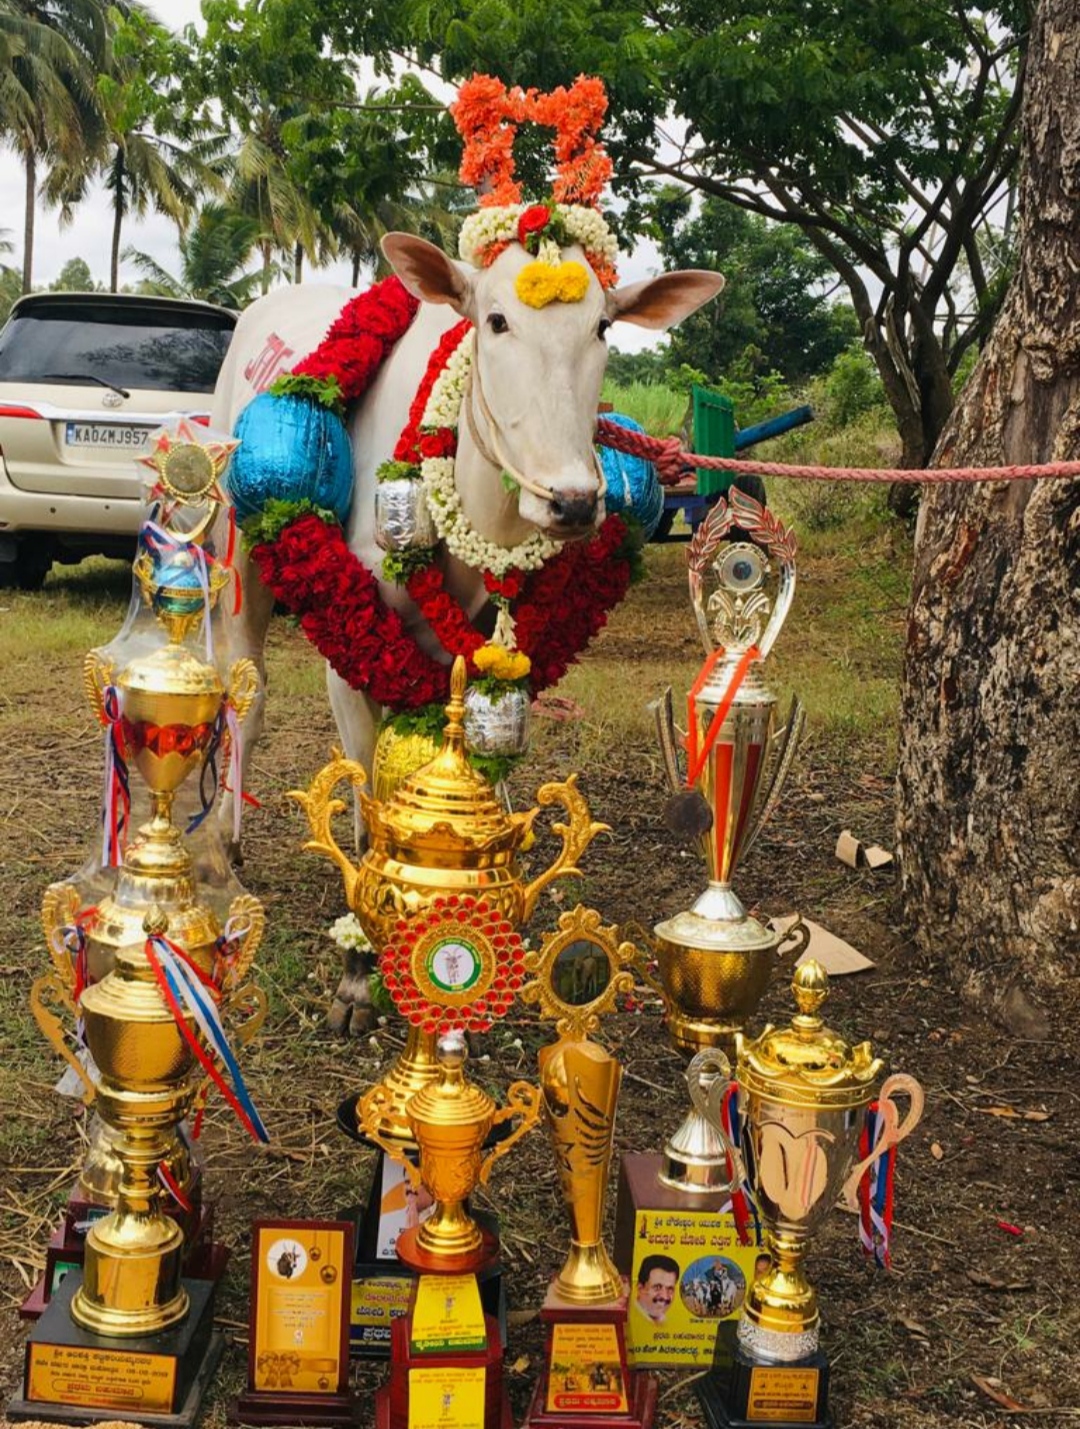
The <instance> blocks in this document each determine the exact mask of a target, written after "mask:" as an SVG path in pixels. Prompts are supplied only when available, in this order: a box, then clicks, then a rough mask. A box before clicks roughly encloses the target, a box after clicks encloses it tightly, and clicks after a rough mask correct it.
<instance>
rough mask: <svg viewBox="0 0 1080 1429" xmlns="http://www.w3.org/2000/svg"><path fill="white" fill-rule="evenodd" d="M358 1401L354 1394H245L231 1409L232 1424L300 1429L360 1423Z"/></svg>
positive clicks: (230, 1421)
mask: <svg viewBox="0 0 1080 1429" xmlns="http://www.w3.org/2000/svg"><path fill="white" fill-rule="evenodd" d="M356 1414H357V1407H356V1401H355V1400H354V1399H353V1397H352V1395H350V1394H311V1395H307V1394H284V1393H281V1394H274V1395H270V1394H267V1393H265V1392H260V1391H259V1390H252V1391H249V1392H248V1393H245V1394H241V1395H240V1396H239V1398H238V1399H236V1400H235V1401H234V1403H233V1405H232V1407H231V1408H230V1410H229V1423H230V1424H279V1425H283V1426H284V1425H296V1426H298V1429H304V1426H312V1429H318V1426H322V1425H335V1424H340V1425H352V1424H355V1423H356Z"/></svg>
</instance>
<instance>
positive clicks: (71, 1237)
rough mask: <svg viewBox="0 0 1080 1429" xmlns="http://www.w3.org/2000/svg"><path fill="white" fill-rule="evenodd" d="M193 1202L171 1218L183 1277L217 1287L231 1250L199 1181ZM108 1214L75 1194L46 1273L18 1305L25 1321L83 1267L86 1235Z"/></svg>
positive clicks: (51, 1248) (47, 1255)
mask: <svg viewBox="0 0 1080 1429" xmlns="http://www.w3.org/2000/svg"><path fill="white" fill-rule="evenodd" d="M193 1203H194V1204H193V1207H192V1210H190V1211H184V1210H181V1209H180V1208H179V1207H177V1208H176V1210H175V1213H174V1214H171V1215H170V1219H171V1220H174V1221H175V1222H176V1224H177V1225H178V1226H179V1227H180V1229H181V1231H183V1233H184V1245H185V1249H184V1269H183V1273H184V1277H185V1279H191V1280H210V1281H213V1282H214V1284H217V1282H218V1281H219V1280H220V1279H221V1277H222V1276H223V1275H224V1273H225V1267H226V1265H227V1264H228V1261H229V1248H228V1246H226V1245H223V1244H222V1243H221V1242H220V1241H215V1240H214V1208H213V1205H211V1204H210V1203H208V1202H204V1201H202V1200H201V1199H200V1197H199V1190H198V1180H196V1181H195V1183H194V1190H193ZM108 1214H109V1207H108V1206H99V1205H93V1204H91V1203H90V1202H88V1201H85V1200H83V1199H82V1198H81V1197H80V1196H79V1195H78V1194H77V1193H74V1192H73V1193H72V1196H71V1197H70V1199H69V1200H68V1204H67V1208H66V1210H65V1211H64V1219H63V1221H62V1222H61V1223H60V1225H58V1226H57V1228H56V1229H55V1230H54V1231H53V1233H52V1235H51V1236H50V1238H49V1244H48V1246H47V1247H46V1250H45V1271H44V1274H43V1275H42V1276H41V1277H40V1279H39V1280H38V1282H37V1284H36V1285H35V1286H34V1288H33V1290H31V1292H30V1294H29V1295H28V1296H27V1297H26V1299H25V1300H24V1301H23V1302H22V1304H21V1305H20V1306H19V1315H20V1316H21V1317H22V1319H24V1320H37V1319H39V1318H40V1316H41V1315H42V1314H44V1312H45V1307H46V1306H47V1305H48V1303H49V1301H50V1300H51V1299H52V1297H53V1295H54V1294H55V1293H56V1291H57V1289H58V1287H59V1285H60V1282H61V1281H62V1280H63V1279H64V1277H65V1275H67V1274H68V1272H69V1271H71V1270H79V1269H81V1268H82V1266H83V1263H84V1261H85V1258H86V1233H87V1231H88V1230H89V1229H90V1227H91V1226H92V1225H93V1223H94V1222H95V1221H96V1220H100V1219H101V1218H102V1217H104V1216H107V1215H108ZM166 1214H169V1213H168V1212H167V1213H166Z"/></svg>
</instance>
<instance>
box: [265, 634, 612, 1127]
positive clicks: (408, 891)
mask: <svg viewBox="0 0 1080 1429" xmlns="http://www.w3.org/2000/svg"><path fill="white" fill-rule="evenodd" d="M465 685H466V665H465V661H464V660H463V659H461V658H458V659H457V660H455V662H454V667H453V670H452V672H451V679H450V702H449V704H448V705H447V708H446V716H447V718H446V732H445V741H444V743H443V746H442V748H441V749H440V750H439V752H438V753H437V754H436V755H435V757H434V759H432V760H430V761H429V762H428V763H427V764H425V765H424V766H423V768H421V769H419V770H417V771H415V772H414V773H413V774H410V775H409V776H408V777H407V778H406V779H404V780H403V781H402V782H401V783H400V784H399V785H398V787H397V788H396V790H395V792H394V794H393V796H392V797H391V798H390V799H389V801H387V802H385V803H383V802H380V801H379V800H377V799H373V798H371V797H370V796H369V795H368V793H367V792H366V790H367V776H366V774H365V772H364V770H363V768H362V767H361V765H360V764H358V763H357V762H356V761H355V760H351V759H345V758H343V757H342V756H341V755H340V754H336V755H335V757H334V759H333V760H332V761H331V762H330V763H329V764H328V765H327V766H326V767H325V768H324V769H322V770H321V771H320V772H319V773H318V774H317V775H316V776H315V778H314V779H313V780H312V783H311V786H310V788H309V789H308V790H307V791H301V790H294V791H293V792H292V793H291V794H290V796H289V797H290V798H293V799H296V801H297V802H298V803H299V804H300V805H301V806H302V808H303V810H304V812H305V814H306V815H307V820H308V825H309V827H310V829H311V834H312V837H311V839H310V840H309V841H308V842H307V843H306V844H305V845H304V847H305V848H306V849H309V850H311V851H312V852H313V853H319V854H322V855H324V856H325V857H326V858H329V859H331V860H332V861H333V862H334V863H336V864H337V866H338V868H339V869H340V870H341V873H342V877H343V879H344V883H345V898H346V901H347V903H348V905H349V907H350V908H351V909H352V911H353V912H354V913H355V914H356V916H357V918H358V919H359V921H360V924H361V926H362V927H363V929H364V932H365V933H366V934H367V936H368V938H369V939H370V940H371V943H372V945H373V947H374V948H375V950H376V952H377V953H379V952H381V951H382V949H383V947H384V946H385V945H386V943H387V940H388V939H389V938H390V936H391V934H392V932H393V930H394V928H395V927H396V925H397V924H398V923H399V921H400V920H401V919H402V918H407V917H412V916H414V915H415V914H417V913H419V912H421V911H422V910H424V909H425V908H428V907H430V906H431V905H432V903H433V902H434V901H435V900H436V899H437V898H442V897H446V896H448V895H452V894H463V895H470V896H475V897H477V898H483V900H484V901H485V902H486V903H488V904H490V905H491V906H492V907H493V908H495V909H497V910H498V911H499V912H500V913H501V914H502V915H503V916H504V917H505V918H507V919H508V921H509V922H510V923H511V924H513V926H514V927H521V926H522V925H523V924H524V923H526V922H528V920H529V918H530V917H531V915H532V912H533V910H534V908H535V907H536V903H537V900H538V899H539V897H540V894H541V893H542V892H543V890H544V889H545V888H546V887H547V886H548V884H549V883H551V882H552V881H553V880H554V879H556V878H566V877H574V876H580V869H579V868H578V866H577V864H578V859H579V858H580V857H581V855H582V854H583V853H584V851H585V849H586V848H588V846H589V844H590V843H591V842H592V840H593V839H594V838H595V837H596V835H597V834H598V833H601V832H604V831H605V830H606V828H607V826H606V825H605V824H600V823H596V822H594V820H593V819H592V817H591V815H590V813H589V806H588V804H587V803H586V802H585V799H584V797H583V796H582V794H581V793H580V791H579V790H578V787H577V777H576V775H571V777H570V778H569V779H567V780H565V781H564V782H563V783H553V784H545V785H543V786H542V787H541V788H540V790H539V791H538V793H537V796H536V798H537V803H536V807H534V808H532V809H529V810H528V811H527V812H524V813H509V812H507V810H506V809H505V808H504V807H503V805H502V804H501V802H500V801H499V799H498V798H497V797H496V794H495V791H494V789H493V788H492V786H491V784H490V783H489V782H488V780H487V779H485V778H484V777H483V775H481V774H479V773H477V771H476V770H475V769H474V768H473V767H472V765H471V764H470V763H469V760H468V758H467V756H466V752H465V726H464V714H465V703H464V695H465ZM343 780H344V781H348V783H350V784H351V785H352V786H353V788H354V789H355V790H356V791H357V793H358V796H359V800H360V808H361V812H362V814H363V817H364V822H365V824H366V826H367V831H368V847H367V850H366V852H365V853H364V856H363V858H362V859H361V861H360V864H359V866H357V865H356V864H354V863H353V862H352V860H351V859H350V858H349V857H348V855H347V854H346V853H345V852H344V851H343V850H342V849H341V847H340V846H339V845H338V843H337V840H336V839H335V838H334V834H333V830H332V827H331V823H332V819H333V817H334V815H335V814H337V813H340V812H341V811H342V810H343V808H344V803H343V802H342V800H340V799H338V798H336V797H334V790H335V789H336V787H337V786H338V785H339V784H340V783H341V782H342V781H343ZM552 805H556V806H557V805H561V806H562V808H563V809H565V811H566V815H567V820H566V822H565V823H559V824H556V825H555V826H554V831H555V833H556V834H558V835H559V836H560V838H561V840H562V847H561V849H560V850H559V853H558V856H557V857H556V859H555V861H554V863H552V864H551V865H550V866H549V867H548V868H546V869H545V870H544V871H543V872H542V873H541V874H539V875H538V877H536V878H534V879H533V880H532V881H531V882H528V883H527V882H526V881H525V880H524V878H523V877H522V872H521V868H520V866H519V863H518V856H519V854H520V851H521V848H522V844H523V843H524V842H525V840H526V837H527V835H528V834H529V833H530V831H531V830H532V826H533V822H534V821H535V819H536V817H537V815H538V814H539V812H540V809H541V808H542V807H549V806H552ZM437 1075H438V1064H437V1062H436V1059H435V1039H434V1037H433V1036H432V1035H431V1034H430V1033H427V1032H425V1031H423V1029H422V1028H419V1027H415V1026H410V1028H409V1031H408V1035H407V1040H406V1044H405V1050H404V1051H403V1052H402V1054H401V1055H400V1057H399V1058H398V1059H397V1061H396V1062H395V1063H394V1065H393V1066H392V1067H391V1068H390V1069H389V1071H388V1072H387V1074H386V1075H385V1076H384V1077H383V1079H382V1083H381V1085H382V1087H383V1089H384V1091H385V1092H386V1093H387V1099H386V1101H385V1104H384V1107H383V1112H382V1115H381V1118H380V1121H379V1124H378V1128H377V1129H378V1131H379V1135H380V1136H381V1137H382V1138H383V1140H384V1141H385V1140H387V1139H389V1140H391V1141H394V1142H396V1143H400V1144H402V1145H405V1146H411V1145H412V1144H413V1138H412V1133H411V1131H410V1130H409V1117H408V1113H407V1104H408V1102H409V1099H410V1098H411V1097H413V1096H415V1095H416V1093H417V1092H419V1091H421V1090H422V1089H423V1088H424V1087H425V1086H427V1085H428V1083H429V1082H431V1081H432V1080H433V1079H434V1078H435V1077H436V1076H437ZM380 1144H382V1143H381V1142H380Z"/></svg>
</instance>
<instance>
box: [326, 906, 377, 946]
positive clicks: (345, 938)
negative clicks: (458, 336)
mask: <svg viewBox="0 0 1080 1429" xmlns="http://www.w3.org/2000/svg"><path fill="white" fill-rule="evenodd" d="M329 931H330V936H331V938H333V940H334V942H335V943H337V945H338V947H339V948H344V949H346V951H348V950H349V949H351V948H359V949H360V950H361V951H362V952H368V951H370V949H371V943H370V942H369V941H368V936H367V934H366V933H365V932H364V930H363V928H362V927H361V926H360V920H359V918H357V916H356V914H355V913H346V914H345V916H344V917H343V918H338V919H337V920H336V922H334V923H331V925H330V930H329Z"/></svg>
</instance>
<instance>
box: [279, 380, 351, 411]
mask: <svg viewBox="0 0 1080 1429" xmlns="http://www.w3.org/2000/svg"><path fill="white" fill-rule="evenodd" d="M269 390H270V392H271V394H272V395H273V396H275V397H306V398H308V399H309V400H310V401H312V402H317V403H318V404H319V405H320V406H322V407H328V408H329V409H330V411H332V412H337V414H338V416H340V417H343V416H344V415H345V394H344V393H343V392H342V390H341V383H340V382H339V381H338V380H337V378H336V377H312V376H310V375H309V374H308V373H304V372H284V373H282V375H281V376H280V377H276V378H275V379H274V381H273V382H272V383H271V384H270V389H269Z"/></svg>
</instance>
